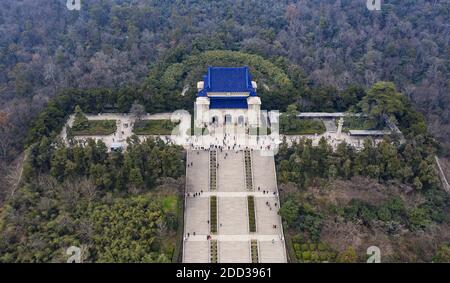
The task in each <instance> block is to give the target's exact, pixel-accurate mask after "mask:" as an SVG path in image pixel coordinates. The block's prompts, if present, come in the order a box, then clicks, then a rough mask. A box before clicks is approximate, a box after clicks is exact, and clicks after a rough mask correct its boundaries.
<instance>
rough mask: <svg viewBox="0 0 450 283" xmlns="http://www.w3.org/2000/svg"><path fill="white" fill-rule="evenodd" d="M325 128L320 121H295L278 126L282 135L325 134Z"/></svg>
mask: <svg viewBox="0 0 450 283" xmlns="http://www.w3.org/2000/svg"><path fill="white" fill-rule="evenodd" d="M325 131H326V128H325V124H324V123H323V121H322V120H316V119H296V120H295V123H291V124H288V125H284V124H281V125H280V133H281V134H283V135H290V136H294V135H314V134H318V135H320V134H323V133H325Z"/></svg>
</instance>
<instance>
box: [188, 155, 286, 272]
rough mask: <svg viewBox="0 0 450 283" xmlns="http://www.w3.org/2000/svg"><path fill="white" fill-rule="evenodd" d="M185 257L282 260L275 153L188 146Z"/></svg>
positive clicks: (283, 260)
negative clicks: (266, 153)
mask: <svg viewBox="0 0 450 283" xmlns="http://www.w3.org/2000/svg"><path fill="white" fill-rule="evenodd" d="M187 164H188V167H187V168H186V169H187V176H186V197H185V215H184V217H185V221H184V222H185V223H184V244H183V262H192V263H198V262H219V263H221V262H222V263H228V262H236V263H241V262H242V263H251V262H254V263H257V262H286V250H285V244H284V237H283V230H282V226H281V219H280V217H279V215H278V209H279V199H278V190H277V183H276V172H275V163H274V158H273V156H264V155H262V154H261V152H259V151H233V150H231V151H230V150H228V151H225V150H224V151H221V150H214V151H205V150H199V151H196V150H189V151H188V155H187Z"/></svg>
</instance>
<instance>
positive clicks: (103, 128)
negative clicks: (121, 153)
mask: <svg viewBox="0 0 450 283" xmlns="http://www.w3.org/2000/svg"><path fill="white" fill-rule="evenodd" d="M116 130H117V125H116V120H90V121H88V122H87V126H86V127H85V128H84V129H74V128H71V129H70V133H71V134H72V135H74V136H107V135H112V134H114V133H115V132H116Z"/></svg>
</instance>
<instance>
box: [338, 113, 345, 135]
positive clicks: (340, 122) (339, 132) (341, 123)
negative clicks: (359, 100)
mask: <svg viewBox="0 0 450 283" xmlns="http://www.w3.org/2000/svg"><path fill="white" fill-rule="evenodd" d="M343 125H344V118H342V117H341V118H339V121H338V129H337V138H340V137H341V133H342V126H343Z"/></svg>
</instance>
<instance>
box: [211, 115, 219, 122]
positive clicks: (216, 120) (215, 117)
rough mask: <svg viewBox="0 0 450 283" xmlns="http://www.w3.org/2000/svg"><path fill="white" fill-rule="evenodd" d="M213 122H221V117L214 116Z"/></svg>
mask: <svg viewBox="0 0 450 283" xmlns="http://www.w3.org/2000/svg"><path fill="white" fill-rule="evenodd" d="M211 122H212V123H213V124H217V123H219V117H217V116H213V117H212V120H211Z"/></svg>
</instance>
